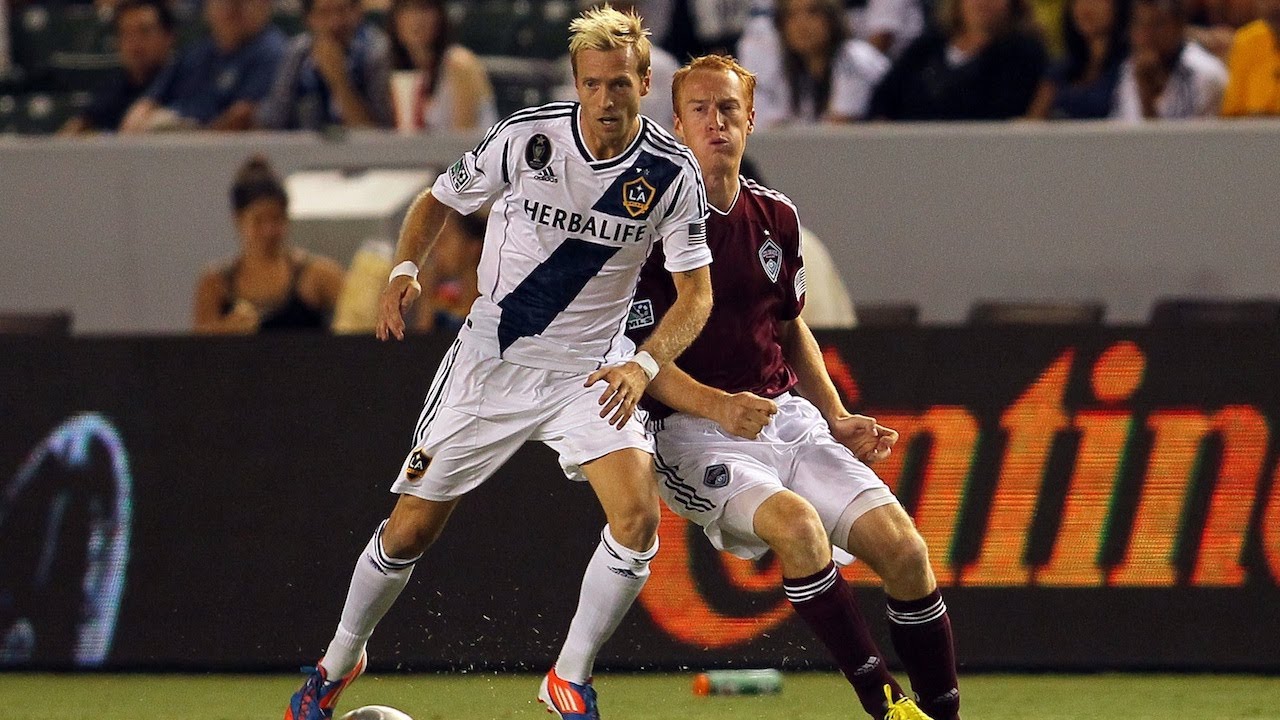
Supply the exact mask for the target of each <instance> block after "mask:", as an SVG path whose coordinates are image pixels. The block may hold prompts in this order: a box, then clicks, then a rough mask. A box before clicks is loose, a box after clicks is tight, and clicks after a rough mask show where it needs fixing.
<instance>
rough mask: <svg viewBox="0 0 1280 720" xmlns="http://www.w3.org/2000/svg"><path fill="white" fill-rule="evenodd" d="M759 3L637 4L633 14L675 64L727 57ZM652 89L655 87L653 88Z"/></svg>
mask: <svg viewBox="0 0 1280 720" xmlns="http://www.w3.org/2000/svg"><path fill="white" fill-rule="evenodd" d="M760 3H761V0H637V2H636V3H635V6H636V10H637V12H638V13H639V15H640V16H641V17H643V18H644V19H645V26H646V27H648V28H649V30H650V31H651V32H652V33H653V37H654V38H655V41H656V42H655V44H657V45H661V46H662V47H663V49H665V50H666V51H667V52H669V53H671V55H672V56H673V57H675V58H676V59H677V61H681V62H682V61H683V59H684V58H690V57H698V56H699V55H706V54H707V53H719V54H727V53H730V52H733V49H734V48H735V47H737V44H738V38H739V37H741V35H742V30H743V27H744V25H745V24H746V22H747V18H748V17H749V16H750V15H751V13H752V10H753V6H755V5H759V4H760ZM655 87H656V86H655Z"/></svg>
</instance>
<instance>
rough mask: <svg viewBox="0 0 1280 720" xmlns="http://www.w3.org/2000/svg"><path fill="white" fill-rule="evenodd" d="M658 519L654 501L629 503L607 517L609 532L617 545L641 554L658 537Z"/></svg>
mask: <svg viewBox="0 0 1280 720" xmlns="http://www.w3.org/2000/svg"><path fill="white" fill-rule="evenodd" d="M660 517H661V515H660V513H659V510H658V503H657V502H656V500H655V501H654V502H650V503H644V502H635V503H630V504H628V505H627V506H626V507H624V508H622V509H620V510H618V511H616V512H614V513H613V514H612V515H611V516H610V517H609V531H610V532H611V533H612V534H613V537H614V538H615V539H616V540H617V541H618V542H619V543H622V544H623V545H624V546H626V547H628V548H630V549H632V550H636V551H640V552H643V551H644V550H647V549H649V548H651V547H653V541H654V540H656V539H657V537H658V520H659V518H660Z"/></svg>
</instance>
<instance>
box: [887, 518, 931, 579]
mask: <svg viewBox="0 0 1280 720" xmlns="http://www.w3.org/2000/svg"><path fill="white" fill-rule="evenodd" d="M886 551H887V552H886V560H887V562H886V563H885V566H886V567H885V574H886V575H887V576H889V577H886V578H885V581H886V582H892V583H893V584H895V585H898V586H911V587H919V588H920V589H921V590H923V591H924V592H929V591H931V590H932V587H931V586H932V584H933V570H932V568H931V567H930V566H929V546H928V545H926V544H925V541H924V538H922V537H920V533H918V532H916V530H915V529H914V528H912V529H911V530H910V531H909V532H904V533H901V534H899V535H898V536H897V537H896V538H895V539H894V541H893V542H892V543H891V545H890V547H888V548H886Z"/></svg>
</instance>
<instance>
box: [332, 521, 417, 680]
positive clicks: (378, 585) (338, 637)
mask: <svg viewBox="0 0 1280 720" xmlns="http://www.w3.org/2000/svg"><path fill="white" fill-rule="evenodd" d="M386 526H387V521H386V520H383V521H382V524H381V525H379V526H378V531H377V532H375V533H374V534H373V537H372V538H370V540H369V544H368V545H366V546H365V548H364V552H362V553H360V559H359V560H357V561H356V569H355V571H354V572H353V573H351V588H350V589H349V590H347V603H346V605H344V606H343V607H342V622H341V623H339V625H338V631H337V632H336V633H335V634H334V636H333V641H332V642H330V643H329V648H328V649H327V650H326V651H325V653H324V657H323V658H321V659H320V665H321V667H323V668H324V671H325V676H326V677H328V678H329V679H331V680H337V679H338V678H340V677H342V676H343V675H346V674H347V673H349V672H351V670H352V668H354V667H355V666H356V663H358V662H359V661H360V654H361V653H363V652H364V646H365V643H367V642H369V637H370V636H371V635H373V628H374V627H375V626H377V624H378V621H379V620H381V619H382V616H383V615H386V614H387V610H390V609H391V605H392V604H393V603H395V601H396V598H397V597H399V596H400V591H401V590H404V586H405V585H406V584H408V582H409V576H410V575H412V574H413V564H414V563H416V562H417V561H418V558H420V557H422V556H421V555H419V556H418V557H415V558H412V559H409V560H401V559H398V558H393V557H388V556H387V554H386V552H385V551H384V550H383V549H382V530H383V528H385V527H386Z"/></svg>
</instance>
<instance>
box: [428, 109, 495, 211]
mask: <svg viewBox="0 0 1280 720" xmlns="http://www.w3.org/2000/svg"><path fill="white" fill-rule="evenodd" d="M510 142H511V132H510V130H509V129H508V128H507V126H506V122H505V121H504V122H500V123H498V124H497V125H494V126H493V127H492V128H489V132H487V133H485V136H484V139H483V140H481V141H480V144H479V145H476V146H475V148H474V149H472V150H469V151H467V153H466V154H465V155H463V156H462V157H461V158H459V159H458V161H457V162H456V163H454V164H452V165H450V166H449V169H448V170H446V171H444V172H442V173H440V176H439V177H437V178H436V181H435V184H433V185H432V186H431V194H432V195H433V196H435V198H436V199H437V200H439V201H440V202H442V203H444V204H445V205H448V206H449V207H451V208H453V209H454V210H457V211H458V212H459V213H460V214H462V215H470V214H471V213H473V212H475V211H477V210H479V209H480V208H481V207H483V206H484V204H485V203H486V202H488V201H489V200H491V199H492V198H493V196H494V195H497V194H498V191H499V190H501V189H502V188H504V187H506V186H507V184H508V183H509V179H508V177H509V176H508V173H507V168H506V162H507V147H508V145H509V144H510Z"/></svg>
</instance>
